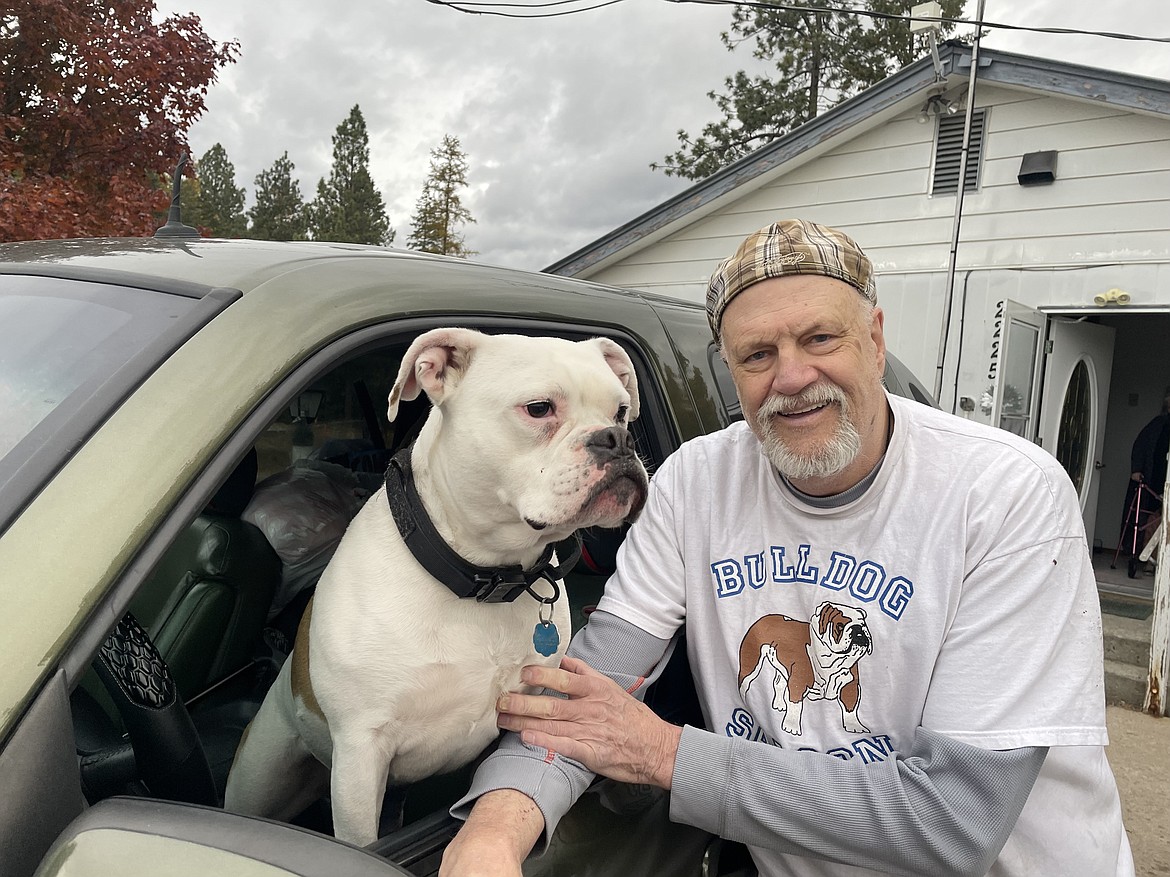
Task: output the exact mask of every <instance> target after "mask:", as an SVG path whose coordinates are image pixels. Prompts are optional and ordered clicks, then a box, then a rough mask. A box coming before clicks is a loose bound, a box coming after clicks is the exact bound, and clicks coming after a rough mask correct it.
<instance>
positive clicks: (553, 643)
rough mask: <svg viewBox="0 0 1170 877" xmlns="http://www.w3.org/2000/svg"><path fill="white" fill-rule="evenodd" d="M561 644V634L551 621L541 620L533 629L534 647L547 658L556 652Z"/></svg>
mask: <svg viewBox="0 0 1170 877" xmlns="http://www.w3.org/2000/svg"><path fill="white" fill-rule="evenodd" d="M560 644H561V635H560V634H559V633H557V626H556V625H555V624H553V623H552V622H551V621H541V622H540V623H538V624H537V625H536V628H535V629H534V630H533V631H532V647H533V648H534V649H536V652H537V654H539V655H544V656H545V657H546V658H547V657H548V656H549V655H552V654H554V653H555V652H556V650H557V648H558V647H559V646H560Z"/></svg>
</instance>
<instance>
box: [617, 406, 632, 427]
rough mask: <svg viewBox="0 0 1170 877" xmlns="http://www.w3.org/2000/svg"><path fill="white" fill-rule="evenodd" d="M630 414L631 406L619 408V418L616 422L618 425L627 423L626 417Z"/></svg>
mask: <svg viewBox="0 0 1170 877" xmlns="http://www.w3.org/2000/svg"><path fill="white" fill-rule="evenodd" d="M629 413H630V406H629V405H621V406H619V407H618V410H617V417H616V418H615V420H617V422H618V423H625V422H626V417H628V416H629Z"/></svg>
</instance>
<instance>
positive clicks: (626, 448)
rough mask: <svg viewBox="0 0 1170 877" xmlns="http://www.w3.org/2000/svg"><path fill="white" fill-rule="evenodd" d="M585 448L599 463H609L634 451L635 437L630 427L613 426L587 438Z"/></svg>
mask: <svg viewBox="0 0 1170 877" xmlns="http://www.w3.org/2000/svg"><path fill="white" fill-rule="evenodd" d="M585 449H586V450H587V451H589V453H590V454H591V455H592V456H593V457H594V459H596V460H597V461H598V462H599V463H608V462H609V461H610V460H616V459H618V458H619V457H625V456H628V455H630V454H633V453H634V439H633V436H631V435H630V431H629V430H628V429H623V428H622V427H620V426H611V427H608V428H606V429H599V430H597V432H594V433H592V434H590V436H589V438H587V439H586V440H585Z"/></svg>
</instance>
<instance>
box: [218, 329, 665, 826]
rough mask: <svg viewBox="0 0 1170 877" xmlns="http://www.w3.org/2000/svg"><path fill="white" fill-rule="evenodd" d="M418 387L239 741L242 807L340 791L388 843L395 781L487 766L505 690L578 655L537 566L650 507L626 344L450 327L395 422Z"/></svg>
mask: <svg viewBox="0 0 1170 877" xmlns="http://www.w3.org/2000/svg"><path fill="white" fill-rule="evenodd" d="M420 392H425V393H426V394H427V396H428V397H429V398H430V400H431V402H432V403H433V408H432V411H431V414H430V415H429V417H428V419H427V421H426V423H425V425H424V426H423V428H422V431H421V432H420V433H419V436H418V439H417V440H416V442H415V443H414V446H413V451H412V452H411V453H410V455H409V461H408V462H407V461H406V460H402V459H399V458H396V463H397V465H392V466H391V469H390V472H389V473H388V475H387V483H388V488H387V489H383V490H379V491H377V492H376V493H375V494H374V495H373V496H372V497H371V498H370V499H369V500H368V502H367V504H366V505H365V506H364V507H363V508H362V510H361V511H360V512H359V513H358V515H357V517H356V518H355V519H354V521H353V523H352V524H351V525H350V527H349V529H348V531H347V532H346V534H345V537H344V538H343V539H342V541H341V544H340V545H339V546H338V549H337V553H336V554H335V556H334V557H333V560H332V561H331V562H330V564H329V566H328V568H327V569H326V570H325V573H324V574H323V575H322V577H321V580H320V582H319V584H318V586H317V590H316V592H315V594H314V597H313V600H312V601H311V602H310V604H309V606H308V608H307V609H306V610H305V615H304V618H303V619H302V621H301V625H300V628H299V630H298V633H297V638H296V644H295V647H294V649H293V653H292V655H291V656H290V657H289V659H288V660H287V661H286V662H285V664H284V666H283V668H282V669H281V672H280V674H279V676H278V677H277V679H276V681H275V683H273V686H272V688H271V690H270V691H269V692H268V695H267V697H266V698H265V700H264V703H263V705H262V706H261V708H260V712H259V713H258V714H257V716H256V718H255V719H254V720H253V722H252V724H251V725H250V726H249V727H248V728H247V729H246V730H245V734H244V738H243V739H242V740H241V742H240V747H239V750H238V752H237V754H236V759H235V762H234V764H233V766H232V771H231V775H230V776H229V778H228V784H227V792H226V801H225V807H226V808H227V809H229V810H234V811H237V812H243V813H251V814H256V815H262V816H268V817H271V818H277V819H286V820H287V819H289V818H291V817H292V816H294V815H295V814H296V813H298V812H299V811H300V810H302V809H303V808H304V807H305V806H307V805H308V804H309V803H311V802H312V801H314V800H316V799H317V798H318V797H320V796H321V795H322V794H323V793H324V792H325V791H326V789H328V790H329V791H330V794H331V803H332V807H333V820H334V831H335V834H336V835H337V836H338V837H340V838H342V839H345V840H348V841H350V842H353V843H356V844H361V845H365V844H368V843H370V842H372V841H373V840H375V839H376V837H377V827H378V822H379V817H380V811H381V805H382V797H383V793H384V791H385V789H386V786H387V783H388V782H389V783H391V784H394V785H402V784H407V783H411V782H414V781H417V780H419V779H422V778H423V777H426V776H429V775H431V774H435V773H440V772H444V771H448V770H453V769H455V768H456V767H459V766H460V765H463V764H465V763H467V762H468V761H470V760H471V759H473V758H474V757H475V756H476V755H477V754H479V753H480V752H481V751H482V750H483V749H484V748H485V747H486V746H487V744H488V743H490V742H491V741H492V740H493V739H494V738H495V737H496V734H497V728H496V711H495V703H496V700H497V698H498V697H499V696H500V695H501V694H502V693H503V692H505V691H509V690H521V689H522V686H521V685H520V681H519V679H520V669H521V668H522V667H523V666H525V665H527V664H531V663H537V662H541V663H544V664H549V665H556V664H558V663H559V661H560V659H561V656H562V655H563V654H564V650H565V646H566V645H567V642H568V639H569V634H570V629H569V625H570V621H569V611H568V603H567V599H566V597H565V595H564V592H563V590H562V586H561V583H560V582H559V580H558V579H559V576H558V570H557V569H556V567H555V566H553V567H552V572H551V573H550V574H549V576H548V577H546V578H543V579H540V580H538V581H537V580H532V581H527V580H525V579H524V578H522V577H519V578H518V574H519V567H522V568H523V569H524V570H529V571H531V570H532V569H533V568H536V569H537V570H539V569H541V568H544V567H546V566H547V565H548V563H549V561H550V560H551V559H552V549H551V546H552V544H553V543H555V542H558V541H561V540H564V539H566V538H567V537H569V536H571V535H572V534H573V532H574V531H576V530H577V529H579V528H582V527H589V526H602V527H609V526H616V525H618V524H619V523H621V522H622V521H623V520H626V519H629V518H631V517H633V516H636V514H637V513H638V511H639V510H640V509H641V506H642V503H643V502H644V501H645V498H646V486H647V478H646V471H645V469H644V468H643V466H642V463H641V461H640V460H639V459H638V457H637V454H636V453H635V452H634V449H633V445H632V442H631V439H630V436H629V433H628V432H627V429H626V427H627V425H628V423H629V422H630V421H632V420H633V419H634V418H635V417H637V416H638V387H637V381H636V378H635V375H634V368H633V364H632V363H631V361H630V358H629V357H628V356H627V355H626V353H625V351H623V350H622V349H621V347H619V346H618V345H617V344H615V343H614V342H612V341H609V340H606V339H593V340H590V341H583V342H576V343H574V342H570V341H565V340H560V339H554V338H528V337H521V336H514V335H484V334H481V333H479V332H475V331H472V330H468V329H438V330H435V331H433V332H428V333H426V334H425V335H423V336H421V337H419V338H418V339H417V340H416V341H415V342H414V343H413V344H412V345H411V347H410V349H409V351H408V352H407V354H406V357H405V358H404V359H403V361H402V366H401V370H400V371H399V374H398V380H397V382H396V383H395V384H394V388H393V390H392V391H391V393H390V406H389V416H390V419H391V420H394V418H395V416H396V414H397V410H398V404H399V402H400V401H401V400H410V399H414V398H415V397H417V396H418V395H419V393H420ZM411 470H413V478H412V477H411ZM392 505H393V506H394V511H393V513H392V510H391V506H392ZM428 522H429V523H428ZM432 524H433V530H431V531H429V532H430V533H431V538H430V541H428V540H427V538H426V536H425V534H426V533H427V532H428V527H429V526H430V525H432ZM420 534H423V535H420ZM404 536H405V537H406V539H405V541H404V538H403V537H404ZM420 539H421V542H420ZM436 542H438V543H445V548H446V554H444V553H443V550H442V547H441V548H440V549H435V547H434V543H436ZM420 545H421V546H422V547H421V548H419V546H420ZM420 553H421V554H422V555H424V557H423V560H422V561H421V562H420V559H419V555H420ZM428 558H429V560H428ZM436 558H438V559H437V560H436ZM452 558H453V559H452ZM424 563H426V564H427V567H426V568H424V565H423V564H424ZM475 568H479V569H478V571H476V570H475ZM428 569H430V570H432V571H436V570H437V571H438V572H439V579H437V578H436V577H435V576H434V575H432V574H431V573H430V572H428ZM452 569H454V570H456V572H458V571H459V570H460V569H463V570H467V569H471V570H472V571H473V572H475V573H476V574H475V575H470V574H469V575H467V576H463V577H462V578H460V577H459V576H458V575H452V576H448V575H447V572H450V571H451V570H452ZM477 575H478V578H477V577H476V576H477ZM448 578H452V579H454V581H448ZM533 578H534V577H532V576H530V579H533ZM554 581H555V584H554ZM460 589H462V592H467V591H469V590H475V589H478V590H480V592H481V596H485V597H486V599H484V600H482V601H481V600H480V599H476V597H474V596H465V597H460V596H457V593H460V592H461V591H460ZM493 590H494V592H495V593H494V594H487V593H484V592H490V591H493ZM508 591H511V592H512V593H511V596H513V597H514V599H512V600H511V602H492V600H497V599H499V598H500V597H501V595H502V594H503V593H505V592H508ZM558 640H559V642H558ZM538 652H539V653H538ZM323 765H324V766H329V767H331V771H327V770H326V769H325V767H323Z"/></svg>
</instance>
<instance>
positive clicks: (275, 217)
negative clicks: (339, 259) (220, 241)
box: [248, 152, 309, 241]
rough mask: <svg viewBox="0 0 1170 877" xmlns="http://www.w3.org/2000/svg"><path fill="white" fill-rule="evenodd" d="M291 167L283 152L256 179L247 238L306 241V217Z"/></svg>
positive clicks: (307, 224)
mask: <svg viewBox="0 0 1170 877" xmlns="http://www.w3.org/2000/svg"><path fill="white" fill-rule="evenodd" d="M294 168H295V165H293V163H292V162H291V161H290V160H289V157H288V153H287V152H285V153H284V154H283V155H282V156H281V157H280V158H278V159H277V160H276V161H274V162H273V163H272V167H270V168H267V169H266V170H262V171H260V173H259V174H257V175H256V184H255V185H256V205H255V206H254V207H253V208H252V209H251V210H249V211H248V215H249V216H250V217H251V219H252V229H251V233H250V235H249V236H250V237H253V238H255V239H257V240H262V241H303V240H307V239H308V237H309V217H308V213H307V211H306V209H305V201H304V199H303V198H302V197H301V185H300V183H298V182H297V181H296V180H295V179H294V178H293V175H292V172H293V169H294Z"/></svg>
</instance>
